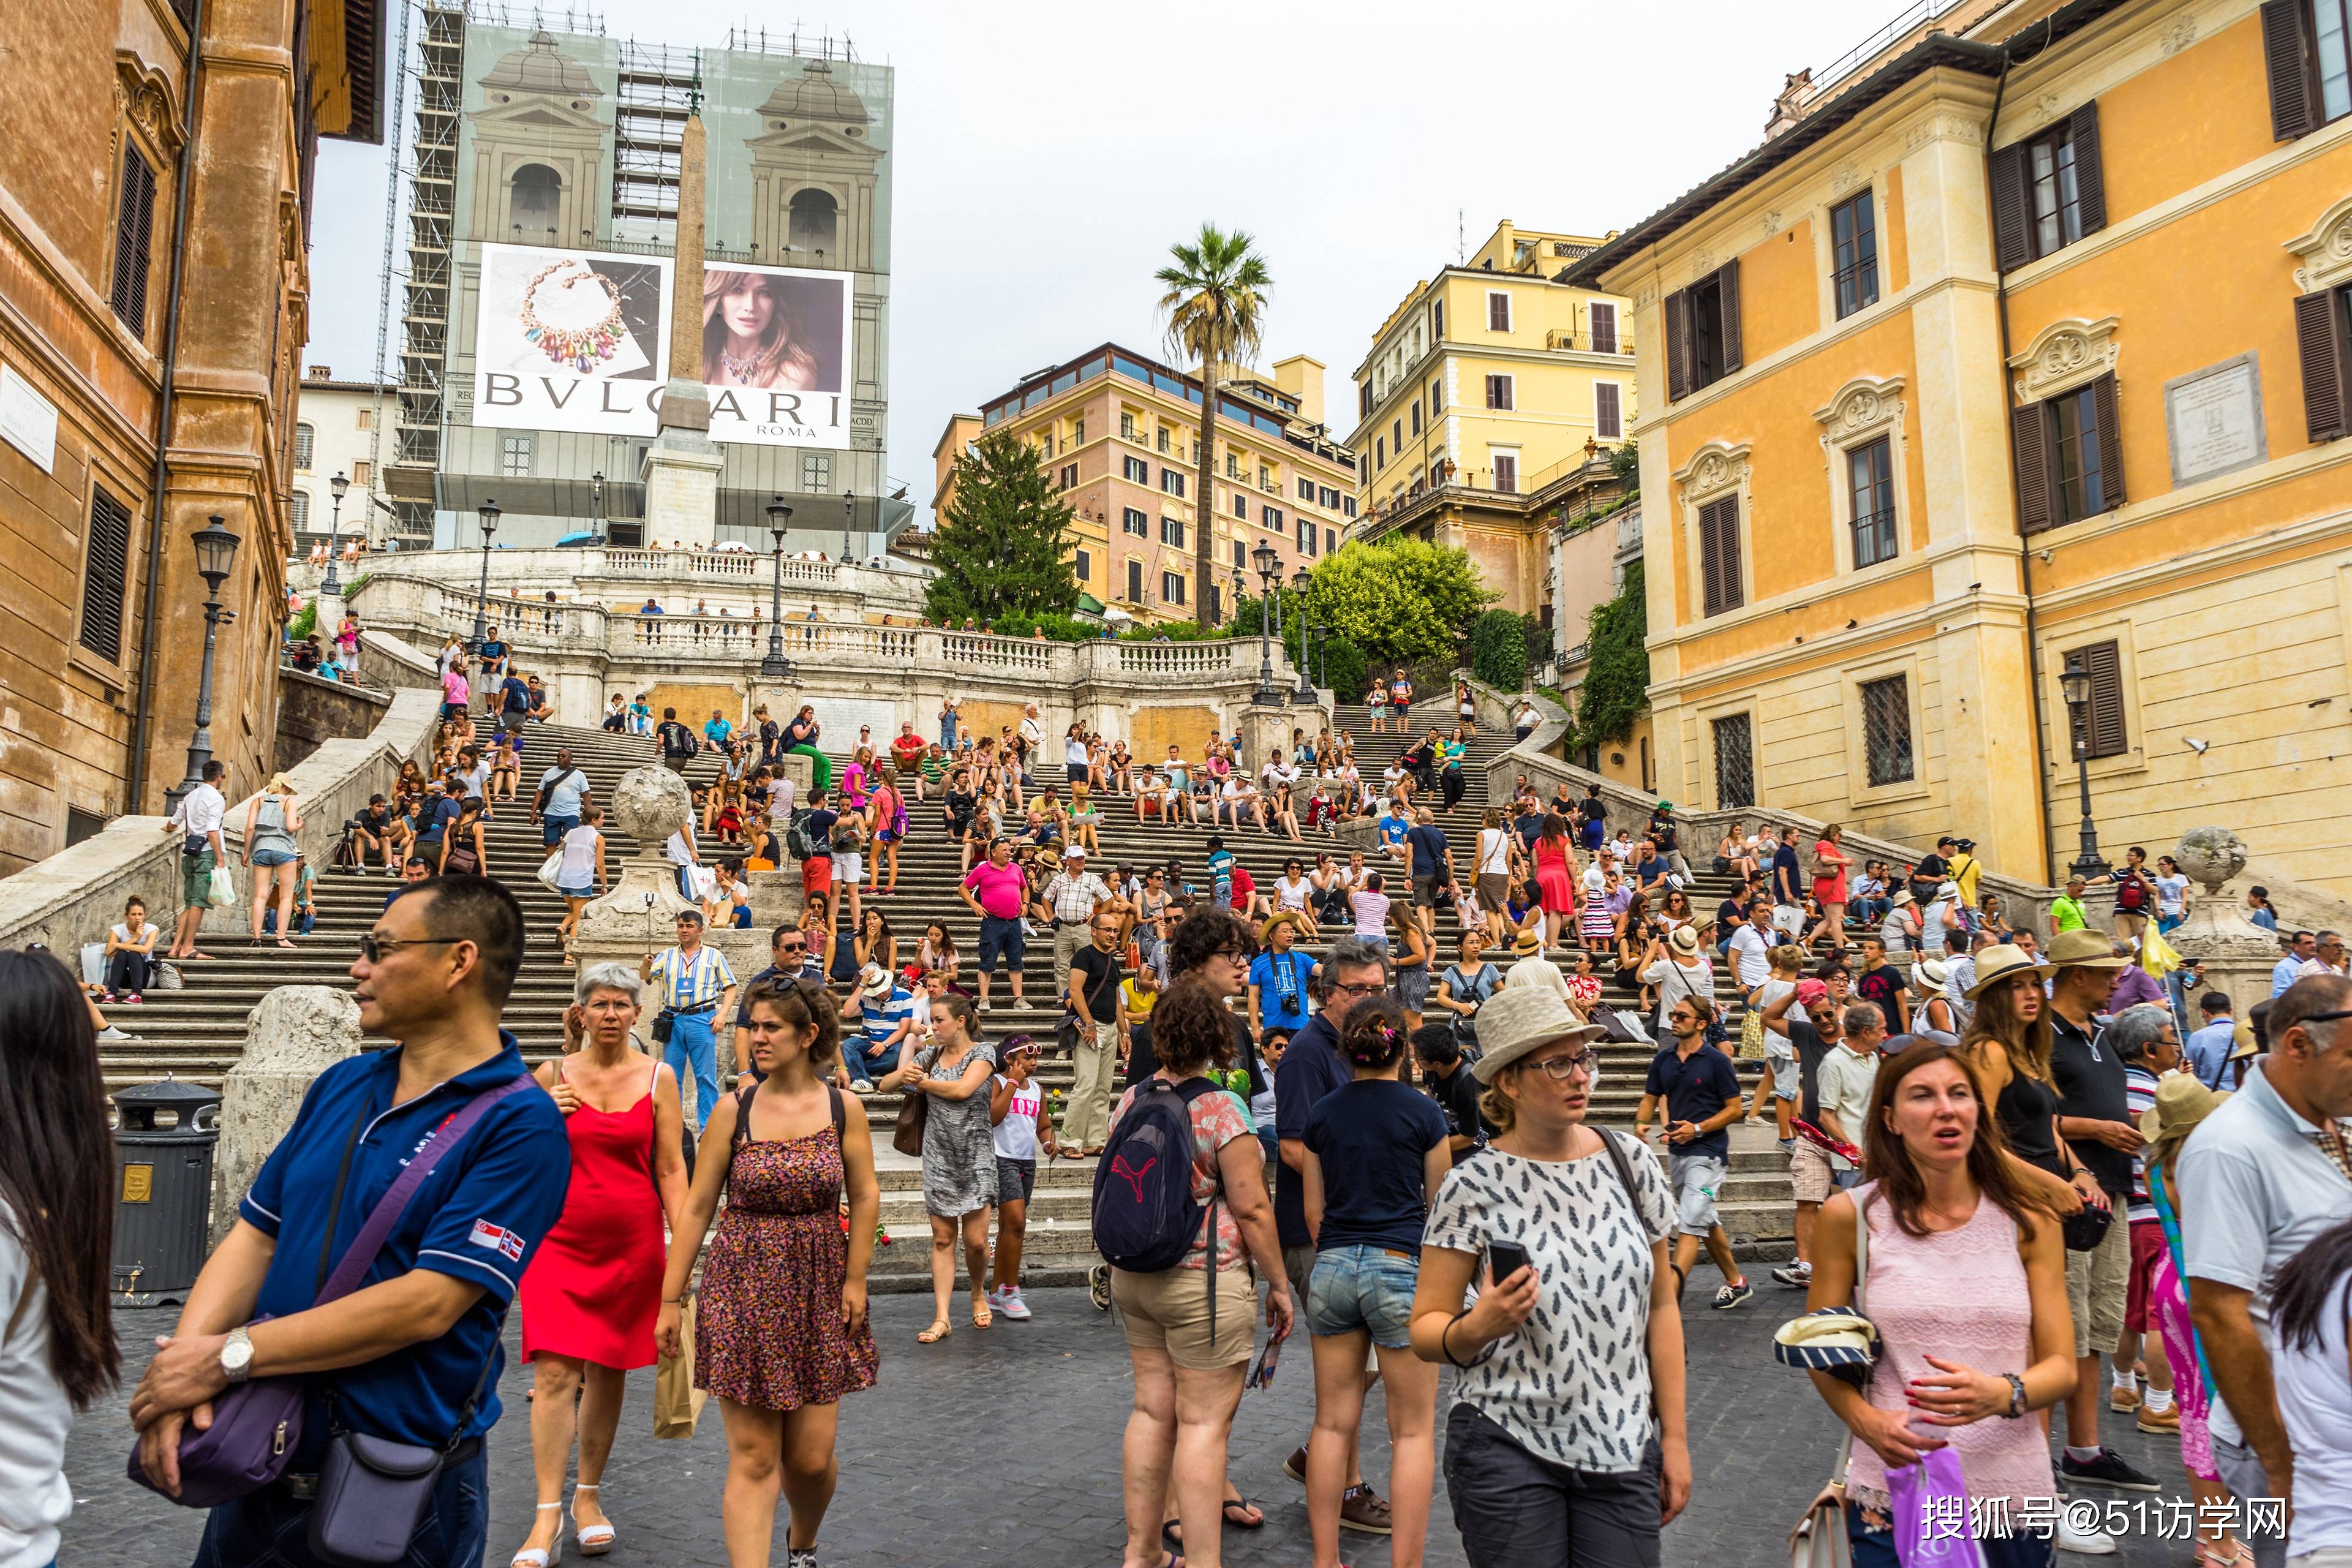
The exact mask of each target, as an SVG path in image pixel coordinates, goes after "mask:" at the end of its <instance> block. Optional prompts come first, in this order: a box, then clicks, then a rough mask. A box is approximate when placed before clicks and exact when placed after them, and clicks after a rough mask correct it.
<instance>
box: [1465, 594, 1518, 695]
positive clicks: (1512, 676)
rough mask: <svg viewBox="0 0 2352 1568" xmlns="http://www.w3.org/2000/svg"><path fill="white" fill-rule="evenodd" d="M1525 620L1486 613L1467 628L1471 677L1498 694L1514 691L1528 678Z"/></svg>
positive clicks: (1498, 612)
mask: <svg viewBox="0 0 2352 1568" xmlns="http://www.w3.org/2000/svg"><path fill="white" fill-rule="evenodd" d="M1527 620H1528V617H1527V616H1521V615H1518V614H1516V613H1515V612H1513V611H1510V610H1486V611H1482V612H1480V614H1479V616H1478V618H1477V619H1476V620H1475V621H1474V622H1472V623H1471V626H1470V673H1471V674H1473V675H1475V676H1476V677H1477V678H1478V679H1481V680H1483V681H1485V682H1486V684H1487V685H1489V686H1491V687H1493V688H1495V689H1496V690H1498V691H1517V690H1518V689H1519V688H1520V687H1521V686H1522V685H1524V684H1525V683H1526V681H1527V678H1528V633H1527Z"/></svg>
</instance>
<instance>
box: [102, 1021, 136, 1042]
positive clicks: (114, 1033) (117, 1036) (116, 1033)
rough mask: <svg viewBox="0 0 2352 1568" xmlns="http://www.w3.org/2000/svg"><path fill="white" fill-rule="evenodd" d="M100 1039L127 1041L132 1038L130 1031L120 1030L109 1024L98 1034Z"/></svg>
mask: <svg viewBox="0 0 2352 1568" xmlns="http://www.w3.org/2000/svg"><path fill="white" fill-rule="evenodd" d="M98 1037H99V1038H100V1039H101V1040H127V1039H130V1038H131V1035H130V1033H129V1032H128V1031H126V1030H122V1029H118V1028H116V1027H115V1026H113V1025H111V1024H109V1025H108V1026H106V1027H104V1028H103V1029H100V1031H99V1032H98Z"/></svg>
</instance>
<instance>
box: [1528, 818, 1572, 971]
mask: <svg viewBox="0 0 2352 1568" xmlns="http://www.w3.org/2000/svg"><path fill="white" fill-rule="evenodd" d="M1535 859H1536V889H1537V890H1538V892H1539V893H1540V894H1541V895H1542V900H1543V912H1544V945H1545V946H1546V947H1558V946H1559V933H1560V932H1561V931H1564V930H1566V929H1568V925H1569V922H1570V921H1571V920H1573V919H1574V918H1575V916H1576V857H1575V856H1574V855H1572V854H1571V853H1570V850H1569V847H1568V819H1567V818H1566V817H1564V816H1560V815H1559V813H1558V812H1552V811H1548V812H1546V813H1544V819H1543V826H1542V829H1541V831H1540V832H1538V835H1537V836H1536V856H1535Z"/></svg>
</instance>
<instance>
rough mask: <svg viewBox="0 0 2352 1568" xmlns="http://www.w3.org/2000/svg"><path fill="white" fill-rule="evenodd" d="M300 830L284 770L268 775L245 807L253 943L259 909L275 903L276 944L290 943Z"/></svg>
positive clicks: (258, 931) (298, 813)
mask: <svg viewBox="0 0 2352 1568" xmlns="http://www.w3.org/2000/svg"><path fill="white" fill-rule="evenodd" d="M301 831H302V808H301V807H300V806H299V805H297V804H295V800H294V784H293V781H292V780H290V779H289V778H288V777H287V776H286V775H285V774H284V773H272V774H270V775H269V783H268V785H267V786H266V787H265V788H264V789H263V790H262V792H261V793H260V794H259V795H255V796H254V797H253V803H252V804H251V805H248V806H247V807H246V808H245V863H246V864H247V865H248V866H250V867H252V868H253V945H254V946H256V947H259V946H260V945H261V916H262V911H263V910H267V909H268V908H269V906H270V904H271V902H272V901H273V900H274V901H275V902H276V903H277V905H278V937H277V942H278V946H280V947H292V946H293V945H294V943H293V942H291V941H289V940H288V939H289V937H291V935H292V934H293V929H294V926H293V921H294V880H295V871H294V862H295V860H296V859H297V858H299V855H300V853H301V848H300V846H299V844H298V843H297V841H296V839H295V835H296V834H298V833H300V832H301Z"/></svg>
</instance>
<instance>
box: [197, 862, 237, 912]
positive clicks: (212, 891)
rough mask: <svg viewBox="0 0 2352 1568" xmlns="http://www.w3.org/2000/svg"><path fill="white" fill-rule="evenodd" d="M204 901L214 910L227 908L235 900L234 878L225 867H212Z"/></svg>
mask: <svg viewBox="0 0 2352 1568" xmlns="http://www.w3.org/2000/svg"><path fill="white" fill-rule="evenodd" d="M205 902H206V903H208V904H210V905H212V907H213V908H215V909H216V910H225V909H227V908H228V907H229V906H230V905H232V904H234V903H236V878H235V877H233V876H231V875H229V869H228V868H227V867H226V866H215V867H214V868H213V879H212V885H211V887H210V888H209V889H207V890H206V892H205Z"/></svg>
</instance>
